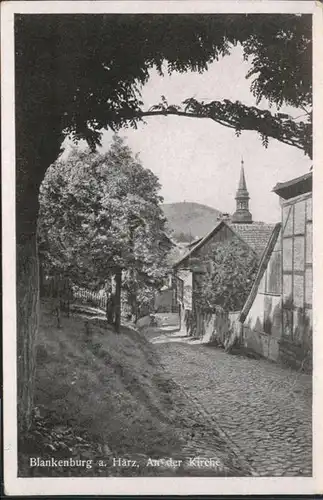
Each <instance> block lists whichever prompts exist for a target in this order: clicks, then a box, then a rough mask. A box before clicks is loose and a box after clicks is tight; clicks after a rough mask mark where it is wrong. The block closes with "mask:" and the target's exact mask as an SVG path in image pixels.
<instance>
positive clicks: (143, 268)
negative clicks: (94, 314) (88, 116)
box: [39, 137, 166, 291]
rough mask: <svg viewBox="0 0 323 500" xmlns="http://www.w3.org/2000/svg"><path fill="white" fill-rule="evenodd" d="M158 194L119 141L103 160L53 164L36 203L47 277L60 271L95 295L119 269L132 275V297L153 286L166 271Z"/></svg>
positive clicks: (75, 158) (86, 156)
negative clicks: (135, 292)
mask: <svg viewBox="0 0 323 500" xmlns="http://www.w3.org/2000/svg"><path fill="white" fill-rule="evenodd" d="M159 189H160V184H159V181H158V178H157V177H156V176H155V175H154V174H153V173H152V172H151V171H149V170H147V169H144V168H143V167H142V165H141V164H140V163H139V161H138V159H136V158H134V157H133V155H132V153H131V150H130V149H129V148H128V147H127V146H126V144H125V143H124V141H123V140H122V139H120V138H119V137H115V138H114V140H113V143H112V145H111V148H110V150H109V151H108V153H106V154H104V155H100V154H93V153H91V152H90V151H88V152H85V153H84V152H79V151H78V150H74V151H72V153H71V154H70V156H69V158H68V159H67V161H66V162H57V163H56V164H55V165H53V166H52V167H51V168H50V169H49V170H48V174H47V175H46V178H45V181H44V183H43V185H42V189H41V196H40V202H41V210H40V220H39V235H40V243H41V245H40V247H41V251H42V257H43V261H44V265H45V266H47V268H48V271H49V272H50V270H51V268H55V269H58V268H59V270H60V271H63V272H65V273H68V274H69V275H70V276H71V277H72V279H73V280H74V282H76V283H78V284H80V285H83V286H84V285H87V286H88V287H90V288H93V287H94V288H95V287H97V286H99V285H100V284H101V286H102V285H103V284H104V283H105V281H106V280H107V279H108V277H109V276H111V275H112V274H113V273H114V272H115V269H116V268H117V267H119V268H123V269H125V270H126V271H127V272H128V271H130V270H131V273H130V274H131V279H130V278H129V280H128V284H127V287H128V289H129V290H130V288H131V289H132V291H133V290H134V288H139V285H140V286H142V287H144V286H146V287H147V286H148V288H149V287H152V286H156V285H158V284H159V283H160V281H161V280H162V279H163V278H164V276H165V272H166V269H165V266H164V263H163V262H164V257H165V252H166V249H165V248H163V247H161V246H160V242H162V241H163V240H164V239H165V231H164V225H165V218H164V215H163V213H162V210H161V207H160V200H161V197H160V196H159V194H158V192H159ZM130 282H131V283H132V285H131V286H130Z"/></svg>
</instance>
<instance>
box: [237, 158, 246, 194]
mask: <svg viewBox="0 0 323 500" xmlns="http://www.w3.org/2000/svg"><path fill="white" fill-rule="evenodd" d="M238 190H239V191H247V185H246V178H245V175H244V161H243V159H242V160H241V170H240V180H239V187H238Z"/></svg>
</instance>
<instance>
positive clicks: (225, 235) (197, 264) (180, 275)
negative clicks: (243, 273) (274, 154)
mask: <svg viewBox="0 0 323 500" xmlns="http://www.w3.org/2000/svg"><path fill="white" fill-rule="evenodd" d="M235 200H236V211H235V213H234V215H233V216H232V217H231V218H230V216H229V214H223V215H222V217H221V219H220V220H218V221H217V223H216V225H215V227H214V228H213V229H212V230H211V231H210V232H209V233H208V234H206V235H205V236H204V237H203V238H200V239H199V240H198V241H197V242H195V244H192V245H190V246H189V247H188V251H187V252H186V253H185V254H184V255H183V256H182V257H181V258H180V259H179V260H178V261H177V262H176V263H175V264H174V266H173V270H174V281H175V285H174V286H175V289H176V298H177V301H178V303H179V304H180V306H181V324H182V325H183V324H184V319H185V317H187V312H188V311H192V310H194V307H195V305H194V290H195V289H196V287H197V282H198V277H199V274H200V273H201V272H203V269H202V267H201V266H202V261H203V260H204V259H203V257H205V255H206V254H207V253H208V251H209V249H210V247H212V246H214V244H216V243H219V242H222V241H227V240H230V239H232V238H235V239H236V240H237V241H239V242H240V243H241V245H242V246H247V247H248V248H249V249H250V250H251V251H252V252H253V253H254V254H255V257H257V258H258V259H259V261H260V259H261V256H262V254H263V251H264V249H265V248H266V246H267V244H268V241H269V239H270V237H271V235H272V233H273V231H274V229H275V224H266V223H264V222H253V220H252V215H251V213H250V211H249V193H248V190H247V185H246V179H245V173H244V165H243V162H242V164H241V171H240V180H239V184H238V190H237V193H236V197H235ZM196 334H197V335H198V334H199V332H196Z"/></svg>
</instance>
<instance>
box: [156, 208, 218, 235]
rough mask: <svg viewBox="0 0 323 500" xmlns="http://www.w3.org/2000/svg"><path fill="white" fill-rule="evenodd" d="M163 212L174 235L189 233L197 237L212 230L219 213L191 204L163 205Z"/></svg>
mask: <svg viewBox="0 0 323 500" xmlns="http://www.w3.org/2000/svg"><path fill="white" fill-rule="evenodd" d="M163 210H164V213H165V216H166V218H167V219H168V222H169V227H170V228H171V229H172V230H173V231H174V232H175V233H177V234H178V233H181V232H183V233H185V234H186V233H191V234H192V236H198V237H201V236H204V235H205V234H206V233H208V232H209V231H211V229H213V227H214V226H215V225H216V223H217V217H218V216H219V215H220V213H221V212H220V211H219V210H216V209H215V208H212V207H208V206H206V205H201V204H199V203H191V202H182V203H165V204H164V205H163Z"/></svg>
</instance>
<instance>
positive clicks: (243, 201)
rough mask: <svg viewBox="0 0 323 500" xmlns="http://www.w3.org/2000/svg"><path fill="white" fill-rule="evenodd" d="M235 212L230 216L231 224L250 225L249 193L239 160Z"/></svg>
mask: <svg viewBox="0 0 323 500" xmlns="http://www.w3.org/2000/svg"><path fill="white" fill-rule="evenodd" d="M235 199H236V211H235V212H234V214H233V216H232V222H236V223H249V224H250V223H252V215H251V213H250V212H249V193H248V190H247V183H246V178H245V174H244V162H243V159H242V160H241V170H240V180H239V185H238V189H237V193H236V197H235Z"/></svg>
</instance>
